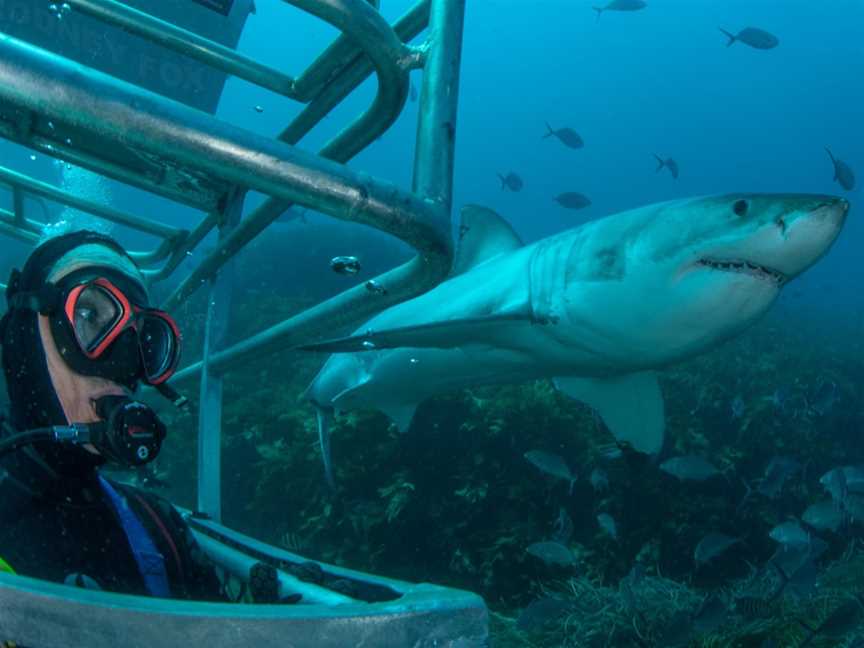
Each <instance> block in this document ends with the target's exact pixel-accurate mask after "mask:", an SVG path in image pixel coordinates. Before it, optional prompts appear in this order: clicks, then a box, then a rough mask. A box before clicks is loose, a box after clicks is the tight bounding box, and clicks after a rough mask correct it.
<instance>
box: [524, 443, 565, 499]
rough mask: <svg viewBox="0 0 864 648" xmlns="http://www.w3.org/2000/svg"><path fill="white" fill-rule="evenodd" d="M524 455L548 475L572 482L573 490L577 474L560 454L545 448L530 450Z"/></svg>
mask: <svg viewBox="0 0 864 648" xmlns="http://www.w3.org/2000/svg"><path fill="white" fill-rule="evenodd" d="M523 456H524V457H525V458H526V459H527V460H528V461H529V462H531V463H532V464H534V465H535V466H537V468H539V469H540V470H541V471H542V472H544V473H546V474H547V475H552V476H553V477H557V478H558V479H563V480H564V481H566V482H570V490H571V491H572V490H573V484H574V483H575V482H576V475H575V474H574V473H573V472H572V471H571V470H570V466H568V465H567V462H566V461H564V459H563V458H562V457H561V456H560V455H557V454H554V453H552V452H546V451H544V450H529V451H528V452H526V453H525V454H524V455H523Z"/></svg>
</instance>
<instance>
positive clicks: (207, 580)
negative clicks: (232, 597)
mask: <svg viewBox="0 0 864 648" xmlns="http://www.w3.org/2000/svg"><path fill="white" fill-rule="evenodd" d="M20 452H21V451H18V452H17V453H15V454H16V455H19V454H20ZM28 462H29V460H28V461H23V462H22V460H21V457H20V456H18V457H16V458H15V460H14V461H12V462H10V461H9V456H7V457H6V458H5V459H3V460H0V558H2V559H3V560H5V561H6V563H7V564H8V565H9V566H10V567H11V568H12V569H13V570H14V571H15V572H16V573H17V574H21V575H24V576H31V577H34V578H40V579H43V580H48V581H54V582H59V583H63V582H66V583H68V584H76V585H79V586H82V587H88V586H89V587H92V586H93V583H94V582H95V584H97V585H98V586H99V588H100V589H103V590H106V591H111V592H123V593H127V594H140V595H147V594H148V591H147V588H146V586H145V581H144V578H143V577H142V575H141V573H140V572H139V570H138V564H137V563H136V560H135V557H134V554H133V553H132V549H131V547H130V544H129V540H128V538H127V536H126V534H125V532H124V529H123V526H122V524H121V522H120V520H119V518H118V517H117V514H116V512H115V509H114V507H113V505H112V504H111V502H110V500H109V498H108V496H107V494H106V493H105V492H104V491H103V489H102V487H101V485H100V483H99V478H98V469H94V468H90V469H87V470H82V471H81V473H80V474H75V475H69V474H66V475H64V477H63V479H61V480H53V479H42V480H39V481H37V480H33V479H32V477H33V472H30V473H29V474H27V475H22V474H21V470H22V467H23V466H24V465H26V464H27V463H28ZM35 472H36V473H37V474H39V472H40V471H39V469H38V468H35ZM110 483H111V485H112V486H113V487H114V488H115V490H116V491H117V493H119V494H120V495H121V496H122V497H123V498H125V500H126V501H127V502H128V504H129V507H130V508H131V510H132V512H133V513H134V514H135V516H136V517H137V518H138V520H139V521H140V522H141V524H142V525H143V526H144V528H145V529H146V531H147V533H148V535H149V536H150V539H151V540H152V542H153V544H154V545H155V547H156V549H157V551H158V552H159V553H161V554H162V556H163V559H164V563H165V572H166V575H167V578H168V584H169V586H170V590H171V597H172V598H183V599H194V600H206V601H225V600H227V598H226V596H225V595H224V593H223V588H222V585H221V582H220V581H219V579H218V577H217V575H216V572H215V569H214V567H213V565H212V563H210V562H209V560H208V558H207V557H206V556H205V555H204V554H203V552H202V551H201V549H200V548H199V547H198V544H197V543H196V541H195V539H194V537H193V536H192V534H191V532H190V530H189V527H188V526H187V525H186V523H185V522H184V521H183V519H182V518H181V517H180V515H179V514H178V513H177V511H176V510H175V509H174V508H173V507H172V506H171V504H170V503H169V502H167V501H166V500H165V499H163V498H161V497H158V496H156V495H153V494H152V493H147V492H145V491H141V490H139V489H136V488H133V487H131V486H129V485H126V484H118V483H116V482H113V481H112V482H110ZM90 579H92V580H90Z"/></svg>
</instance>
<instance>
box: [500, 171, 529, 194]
mask: <svg viewBox="0 0 864 648" xmlns="http://www.w3.org/2000/svg"><path fill="white" fill-rule="evenodd" d="M498 177H499V178H501V189H502V190H503V189H509V190H510V191H522V187H523V185H524V183H523V182H522V178H520V177H519V176H518V175H516V174H515V173H513V172H512V171H511V172H510V173H508V174H507V175H506V176H504V175H501V174H500V173H499V174H498Z"/></svg>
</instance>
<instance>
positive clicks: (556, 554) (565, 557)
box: [526, 541, 576, 567]
mask: <svg viewBox="0 0 864 648" xmlns="http://www.w3.org/2000/svg"><path fill="white" fill-rule="evenodd" d="M526 551H527V552H528V553H529V554H531V555H532V556H534V557H535V558H539V559H540V560H542V561H543V562H544V563H546V564H547V565H554V566H561V567H572V566H573V565H575V564H576V556H574V555H573V552H572V551H570V549H569V548H567V547H565V546H564V545H563V544H561V543H560V542H550V541H545V542H535V543H534V544H532V545H529V547H528V548H527V549H526Z"/></svg>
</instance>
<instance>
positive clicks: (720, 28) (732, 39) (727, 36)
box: [718, 27, 738, 47]
mask: <svg viewBox="0 0 864 648" xmlns="http://www.w3.org/2000/svg"><path fill="white" fill-rule="evenodd" d="M718 29H719V30H720V31H721V32H723V33H724V34H726V38H728V39H729V42H728V43H726V47H729V46H730V45H732V43H734V42H735V41H736V40H738V38H737V37H736V36H735V34H732V33H730V32H728V31H726V30H725V29H723V28H722V27H719V28H718Z"/></svg>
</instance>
